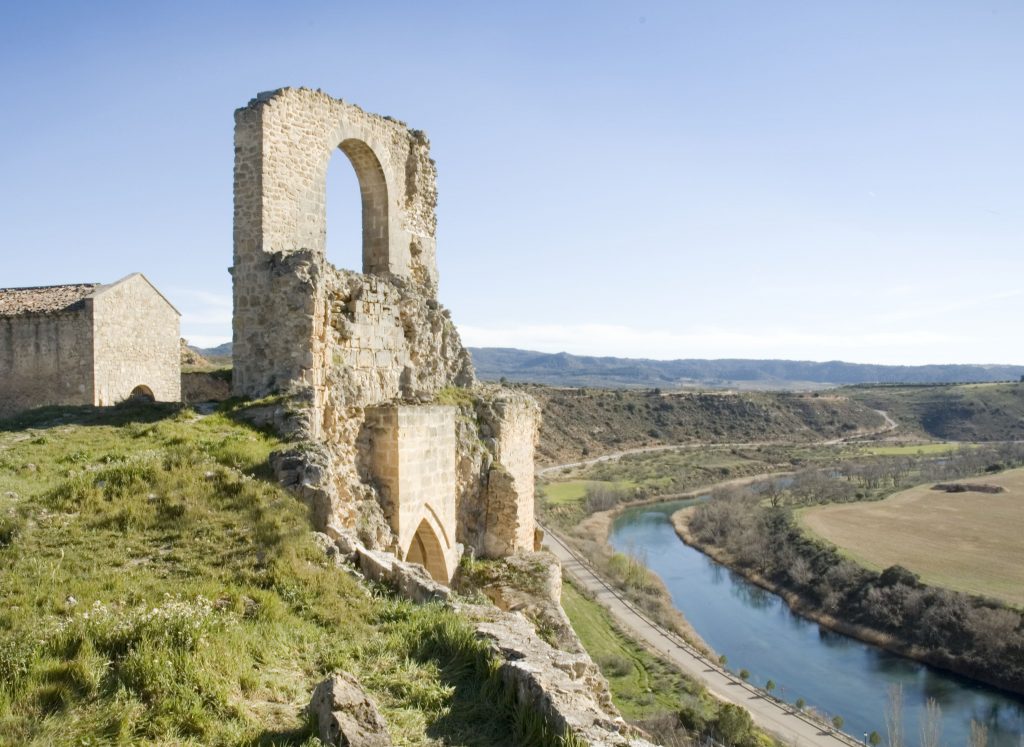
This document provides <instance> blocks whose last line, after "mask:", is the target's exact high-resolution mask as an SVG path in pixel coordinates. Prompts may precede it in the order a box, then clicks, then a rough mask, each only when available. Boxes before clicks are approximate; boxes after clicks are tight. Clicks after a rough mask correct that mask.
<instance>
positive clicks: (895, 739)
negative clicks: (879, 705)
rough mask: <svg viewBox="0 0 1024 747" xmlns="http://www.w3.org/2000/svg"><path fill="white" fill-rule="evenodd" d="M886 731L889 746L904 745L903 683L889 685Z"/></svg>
mask: <svg viewBox="0 0 1024 747" xmlns="http://www.w3.org/2000/svg"><path fill="white" fill-rule="evenodd" d="M885 733H886V736H888V738H889V747H903V685H900V684H895V685H890V686H889V704H888V706H887V707H886V709H885Z"/></svg>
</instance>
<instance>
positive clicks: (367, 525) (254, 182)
mask: <svg viewBox="0 0 1024 747" xmlns="http://www.w3.org/2000/svg"><path fill="white" fill-rule="evenodd" d="M335 149H340V150H341V151H342V152H343V153H345V155H346V156H347V157H348V159H349V161H350V162H351V164H352V167H353V169H354V170H355V173H356V176H357V178H358V181H359V186H360V199H361V201H362V215H363V266H362V268H361V269H362V272H353V271H350V270H345V269H339V268H335V267H333V266H332V265H331V264H329V263H328V262H327V261H326V259H325V256H324V243H325V236H326V222H325V221H326V211H325V192H326V175H327V166H328V163H329V161H330V158H331V156H332V154H333V152H334V151H335ZM435 178H436V174H435V168H434V163H433V161H432V160H431V159H430V155H429V143H428V141H427V138H426V137H425V136H424V135H423V133H422V132H419V131H417V130H411V129H409V128H407V127H406V126H405V125H404V124H402V123H401V122H398V121H396V120H393V119H391V118H388V117H381V116H378V115H374V114H368V113H366V112H364V111H362V110H361V109H359V108H358V107H356V106H353V105H351V104H347V103H345V102H343V101H340V100H336V99H332V98H331V97H329V96H327V95H326V94H323V93H321V92H319V91H311V90H308V89H290V88H286V89H281V90H278V91H273V92H270V93H266V94H260V95H259V96H258V97H257V98H256V99H253V100H252V101H250V102H249V104H248V105H247V106H246V107H244V108H242V109H239V110H238V111H237V112H235V231H234V266H233V267H232V275H233V278H234V299H235V315H234V376H233V389H234V392H235V394H237V395H241V396H248V397H262V396H265V395H269V394H275V393H282V394H286V395H288V400H289V402H290V403H291V404H290V405H289V406H290V407H291V408H292V409H293V411H294V412H293V413H292V415H290V416H289V417H288V418H281V420H282V421H287V422H288V423H290V425H289V426H288V433H289V435H290V436H291V437H292V438H294V439H296V440H306V441H308V442H311V443H313V444H315V445H316V446H315V448H306V449H305V451H302V452H298V451H297V452H295V453H289V454H285V455H281V456H280V458H278V459H276V460H275V465H276V468H277V469H278V472H279V474H280V476H281V478H282V480H284V481H285V482H286V483H287V484H289V485H292V486H293V487H295V488H296V490H298V491H299V492H300V493H301V494H302V495H303V496H305V497H307V499H308V500H309V501H310V504H311V505H312V506H313V508H314V515H315V516H316V517H317V522H318V525H319V526H321V527H322V528H324V529H325V531H327V532H328V533H332V534H336V533H337V532H339V531H341V530H342V529H352V530H354V531H356V533H357V534H358V536H359V537H360V539H361V541H363V542H365V543H366V544H367V546H368V547H371V548H374V549H386V550H390V551H392V552H394V553H396V554H398V555H399V556H401V557H405V558H410V559H418V560H420V561H422V562H423V563H424V565H426V566H427V567H428V568H431V569H432V573H434V574H435V575H436V576H438V577H440V576H444V577H445V580H446V581H447V580H448V578H450V573H451V572H452V571H453V569H454V567H455V563H456V561H457V559H458V555H459V550H458V544H459V542H462V541H464V538H471V539H472V541H473V542H474V543H480V544H479V545H476V544H474V547H477V549H479V550H481V551H482V552H484V553H485V554H493V555H499V554H505V553H508V552H515V551H517V550H520V549H526V550H532V549H533V477H532V469H533V463H532V450H533V440H534V438H535V432H536V422H535V420H531V421H529V422H530V423H533V425H528V424H527V421H528V420H529V418H528V417H527V416H526V414H525V413H526V411H527V410H528V409H529V408H528V406H527V405H526V404H522V407H520V408H519V409H517V407H518V406H517V405H513V404H512V402H511V400H509V401H508V402H506V403H504V404H502V405H501V406H500V407H498V406H497V405H495V406H494V407H491V406H488V408H485V409H487V412H489V413H490V417H491V421H490V422H489V423H488V424H486V426H481V427H480V428H478V425H477V416H476V413H475V412H472V411H471V412H468V413H463V414H461V415H460V417H459V418H458V427H456V425H455V423H456V421H455V420H454V419H453V418H452V416H451V414H450V413H449V414H441V413H445V412H447V411H446V410H444V409H443V408H437V407H435V406H434V404H436V400H437V397H438V396H439V395H441V394H442V393H443V392H445V390H447V389H448V388H451V387H454V388H462V389H465V388H470V387H473V386H474V384H475V376H474V374H473V366H472V361H471V359H470V357H469V354H468V352H467V351H466V350H465V349H464V348H463V346H462V343H461V341H460V339H459V335H458V331H457V330H456V328H455V325H454V324H453V323H452V320H451V315H450V314H449V313H448V311H447V310H445V309H444V308H443V307H442V306H441V305H440V304H439V303H438V302H437V298H436V295H437V269H436V262H435V242H434V231H435V214H434V207H435V203H436V188H435ZM474 396H476V395H474ZM481 428H482V430H481ZM478 430H479V431H480V432H478ZM484 431H486V432H484ZM520 438H525V439H526V445H520V444H518V443H517V442H516V439H520ZM463 516H466V517H470V519H471V522H470V524H466V525H465V526H464V525H463V524H461V523H460V522H461V521H462V517H463ZM424 526H427V527H429V532H426V531H425V532H424V533H420V530H421V529H422V528H423V527H424ZM434 541H436V543H437V545H438V547H439V548H440V549H437V548H434V546H433V545H432V544H431V543H432V542H434ZM484 546H486V549H484ZM434 550H437V552H434ZM437 554H440V555H442V556H443V561H444V562H443V563H440V565H438V564H436V563H434V562H433V561H432V560H431V558H432V557H433V556H434V555H437Z"/></svg>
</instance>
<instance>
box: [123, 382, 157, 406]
mask: <svg viewBox="0 0 1024 747" xmlns="http://www.w3.org/2000/svg"><path fill="white" fill-rule="evenodd" d="M128 400H129V401H130V402H156V396H155V395H154V394H153V390H152V389H150V388H149V387H148V386H146V385H145V384H139V385H138V386H137V387H135V388H134V389H132V392H131V394H129V395H128Z"/></svg>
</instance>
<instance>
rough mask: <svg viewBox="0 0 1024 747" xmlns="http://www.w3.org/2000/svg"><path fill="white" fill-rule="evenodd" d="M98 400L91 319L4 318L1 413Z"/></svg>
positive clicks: (83, 314) (0, 323)
mask: <svg viewBox="0 0 1024 747" xmlns="http://www.w3.org/2000/svg"><path fill="white" fill-rule="evenodd" d="M91 404H93V368H92V317H91V313H90V310H89V309H88V308H87V306H86V305H85V304H82V306H81V308H79V309H77V310H75V311H69V312H64V313H58V314H27V315H22V316H14V317H0V417H7V416H10V415H13V414H15V413H17V412H20V411H21V410H27V409H30V408H32V407H41V406H43V405H91Z"/></svg>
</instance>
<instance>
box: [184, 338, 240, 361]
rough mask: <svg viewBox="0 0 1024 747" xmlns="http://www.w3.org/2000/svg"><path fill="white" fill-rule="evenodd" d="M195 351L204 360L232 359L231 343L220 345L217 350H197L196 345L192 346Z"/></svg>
mask: <svg viewBox="0 0 1024 747" xmlns="http://www.w3.org/2000/svg"><path fill="white" fill-rule="evenodd" d="M189 347H191V348H192V349H193V350H195V351H196V352H197V353H199V354H200V355H201V356H203V357H204V358H230V357H231V343H230V342H225V343H222V344H220V345H218V346H217V347H215V348H197V347H196V346H195V345H190V346H189Z"/></svg>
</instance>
